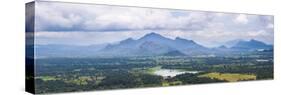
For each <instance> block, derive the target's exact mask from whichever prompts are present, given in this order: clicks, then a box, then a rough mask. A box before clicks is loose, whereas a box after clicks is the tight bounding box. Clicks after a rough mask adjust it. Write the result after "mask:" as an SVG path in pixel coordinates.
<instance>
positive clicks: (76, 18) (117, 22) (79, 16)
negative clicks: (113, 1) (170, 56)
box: [36, 2, 211, 31]
mask: <svg viewBox="0 0 281 95" xmlns="http://www.w3.org/2000/svg"><path fill="white" fill-rule="evenodd" d="M210 19H211V14H209V13H206V12H189V11H182V10H172V11H171V10H163V9H152V8H136V7H130V8H128V7H119V6H106V5H87V4H85V5H84V4H72V3H48V2H39V3H38V5H37V10H36V23H37V25H36V29H37V31H78V30H80V31H112V30H116V31H118V30H147V29H149V30H153V29H154V30H159V29H162V30H164V29H169V30H199V29H202V28H204V27H205V24H204V23H203V22H205V21H208V20H210Z"/></svg>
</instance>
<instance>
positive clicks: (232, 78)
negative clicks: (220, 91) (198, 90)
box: [198, 72, 257, 82]
mask: <svg viewBox="0 0 281 95" xmlns="http://www.w3.org/2000/svg"><path fill="white" fill-rule="evenodd" d="M198 77H208V78H212V79H219V80H226V81H229V82H237V81H241V80H256V78H257V77H256V76H255V75H250V74H234V73H216V72H215V73H207V74H203V75H200V76H198Z"/></svg>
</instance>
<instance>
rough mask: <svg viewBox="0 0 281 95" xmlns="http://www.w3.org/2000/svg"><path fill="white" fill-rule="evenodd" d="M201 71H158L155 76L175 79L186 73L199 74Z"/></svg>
mask: <svg viewBox="0 0 281 95" xmlns="http://www.w3.org/2000/svg"><path fill="white" fill-rule="evenodd" d="M198 72H199V71H184V70H176V69H159V70H156V71H155V72H153V74H155V75H159V76H162V77H169V76H170V77H174V76H177V75H180V74H184V73H192V74H195V73H198Z"/></svg>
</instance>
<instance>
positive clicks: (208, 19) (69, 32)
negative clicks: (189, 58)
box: [35, 2, 273, 47]
mask: <svg viewBox="0 0 281 95" xmlns="http://www.w3.org/2000/svg"><path fill="white" fill-rule="evenodd" d="M35 13H36V25H35V27H36V29H35V30H36V43H37V44H72V45H91V44H104V43H114V42H116V41H120V40H123V39H126V38H129V37H131V38H133V39H138V38H140V37H142V36H143V35H145V34H147V33H150V32H155V33H159V34H161V35H163V36H165V37H168V38H171V39H174V38H175V37H181V38H185V39H189V40H194V41H195V42H197V43H199V44H201V45H204V46H207V47H216V46H219V45H221V44H223V43H224V42H227V41H231V40H236V39H243V40H249V39H256V40H260V41H263V42H265V43H267V44H272V43H273V17H272V16H264V15H247V14H231V13H214V12H200V11H183V10H167V9H151V8H136V7H119V6H106V5H88V4H72V3H54V2H51V3H49V2H37V5H36V12H35Z"/></svg>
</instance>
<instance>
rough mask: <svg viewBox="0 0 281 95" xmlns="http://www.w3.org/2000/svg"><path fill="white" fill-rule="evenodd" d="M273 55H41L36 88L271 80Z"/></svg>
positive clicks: (41, 90) (61, 89)
mask: <svg viewBox="0 0 281 95" xmlns="http://www.w3.org/2000/svg"><path fill="white" fill-rule="evenodd" d="M265 55H267V56H265ZM271 55H272V52H252V53H251V54H249V55H247V54H243V55H233V56H225V57H214V56H193V57H190V56H142V57H140V56H138V57H100V58H41V59H36V60H35V61H36V64H35V67H36V77H35V82H36V86H35V88H36V92H37V93H44V92H51V93H55V92H70V91H89V90H106V89H120V88H139V87H155V86H158V87H159V86H173V85H184V84H185V85H190V84H201V83H217V82H237V81H248V80H267V79H273V56H271ZM259 59H263V60H267V61H259Z"/></svg>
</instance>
